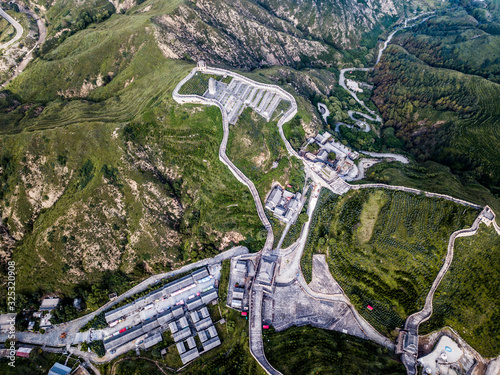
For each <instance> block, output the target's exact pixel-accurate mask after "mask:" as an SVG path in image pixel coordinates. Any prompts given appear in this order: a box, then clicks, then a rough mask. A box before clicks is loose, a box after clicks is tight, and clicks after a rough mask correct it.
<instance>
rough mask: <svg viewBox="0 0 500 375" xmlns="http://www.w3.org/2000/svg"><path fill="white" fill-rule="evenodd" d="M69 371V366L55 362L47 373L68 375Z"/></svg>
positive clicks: (50, 374)
mask: <svg viewBox="0 0 500 375" xmlns="http://www.w3.org/2000/svg"><path fill="white" fill-rule="evenodd" d="M70 372H71V368H69V367H68V366H64V365H61V364H60V363H55V364H54V366H52V368H51V369H50V370H49V375H68V374H69V373H70Z"/></svg>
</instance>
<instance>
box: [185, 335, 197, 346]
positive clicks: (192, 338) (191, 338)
mask: <svg viewBox="0 0 500 375" xmlns="http://www.w3.org/2000/svg"><path fill="white" fill-rule="evenodd" d="M186 341H187V345H188V347H189V349H193V348H194V347H195V346H196V342H195V341H194V337H193V336H191V337H188V339H187V340H186Z"/></svg>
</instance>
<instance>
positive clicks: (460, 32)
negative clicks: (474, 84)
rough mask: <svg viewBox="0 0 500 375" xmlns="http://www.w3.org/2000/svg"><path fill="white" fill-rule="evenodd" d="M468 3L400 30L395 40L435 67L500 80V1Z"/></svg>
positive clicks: (499, 81) (498, 81)
mask: <svg viewBox="0 0 500 375" xmlns="http://www.w3.org/2000/svg"><path fill="white" fill-rule="evenodd" d="M464 3H465V4H463V5H464V6H459V7H458V8H454V9H450V10H443V11H441V12H438V16H437V17H432V18H430V19H429V20H427V21H426V22H424V23H422V24H420V25H418V26H416V27H414V28H412V29H411V30H409V31H406V32H403V33H400V34H397V36H396V38H395V43H397V44H399V45H401V46H402V47H404V48H405V49H406V50H407V51H409V52H410V53H412V54H413V55H415V56H417V57H418V58H419V59H421V60H423V61H425V62H426V63H427V64H429V65H432V66H434V67H443V68H450V69H454V70H458V71H460V72H462V73H467V74H475V75H480V76H482V77H485V78H487V79H489V80H491V81H494V82H497V83H500V61H499V59H498V51H499V50H500V23H499V22H500V4H499V3H498V2H495V1H488V2H464ZM478 51H480V53H478Z"/></svg>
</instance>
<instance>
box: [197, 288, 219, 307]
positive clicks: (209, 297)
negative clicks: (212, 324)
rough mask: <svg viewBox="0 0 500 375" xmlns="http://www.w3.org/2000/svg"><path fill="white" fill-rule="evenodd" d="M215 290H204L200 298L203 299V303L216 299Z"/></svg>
mask: <svg viewBox="0 0 500 375" xmlns="http://www.w3.org/2000/svg"><path fill="white" fill-rule="evenodd" d="M217 297H218V295H217V290H215V289H212V290H210V291H208V292H205V293H203V294H202V295H201V300H202V301H203V303H204V304H208V303H209V302H211V301H213V300H215V299H217Z"/></svg>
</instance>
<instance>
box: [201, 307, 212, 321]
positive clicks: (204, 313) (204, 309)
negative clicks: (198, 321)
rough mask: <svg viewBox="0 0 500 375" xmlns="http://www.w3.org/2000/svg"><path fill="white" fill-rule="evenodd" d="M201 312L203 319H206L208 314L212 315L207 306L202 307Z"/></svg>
mask: <svg viewBox="0 0 500 375" xmlns="http://www.w3.org/2000/svg"><path fill="white" fill-rule="evenodd" d="M200 314H201V318H202V319H205V318H206V317H207V316H210V314H209V312H208V309H207V307H206V306H203V307H202V308H201V309H200Z"/></svg>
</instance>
